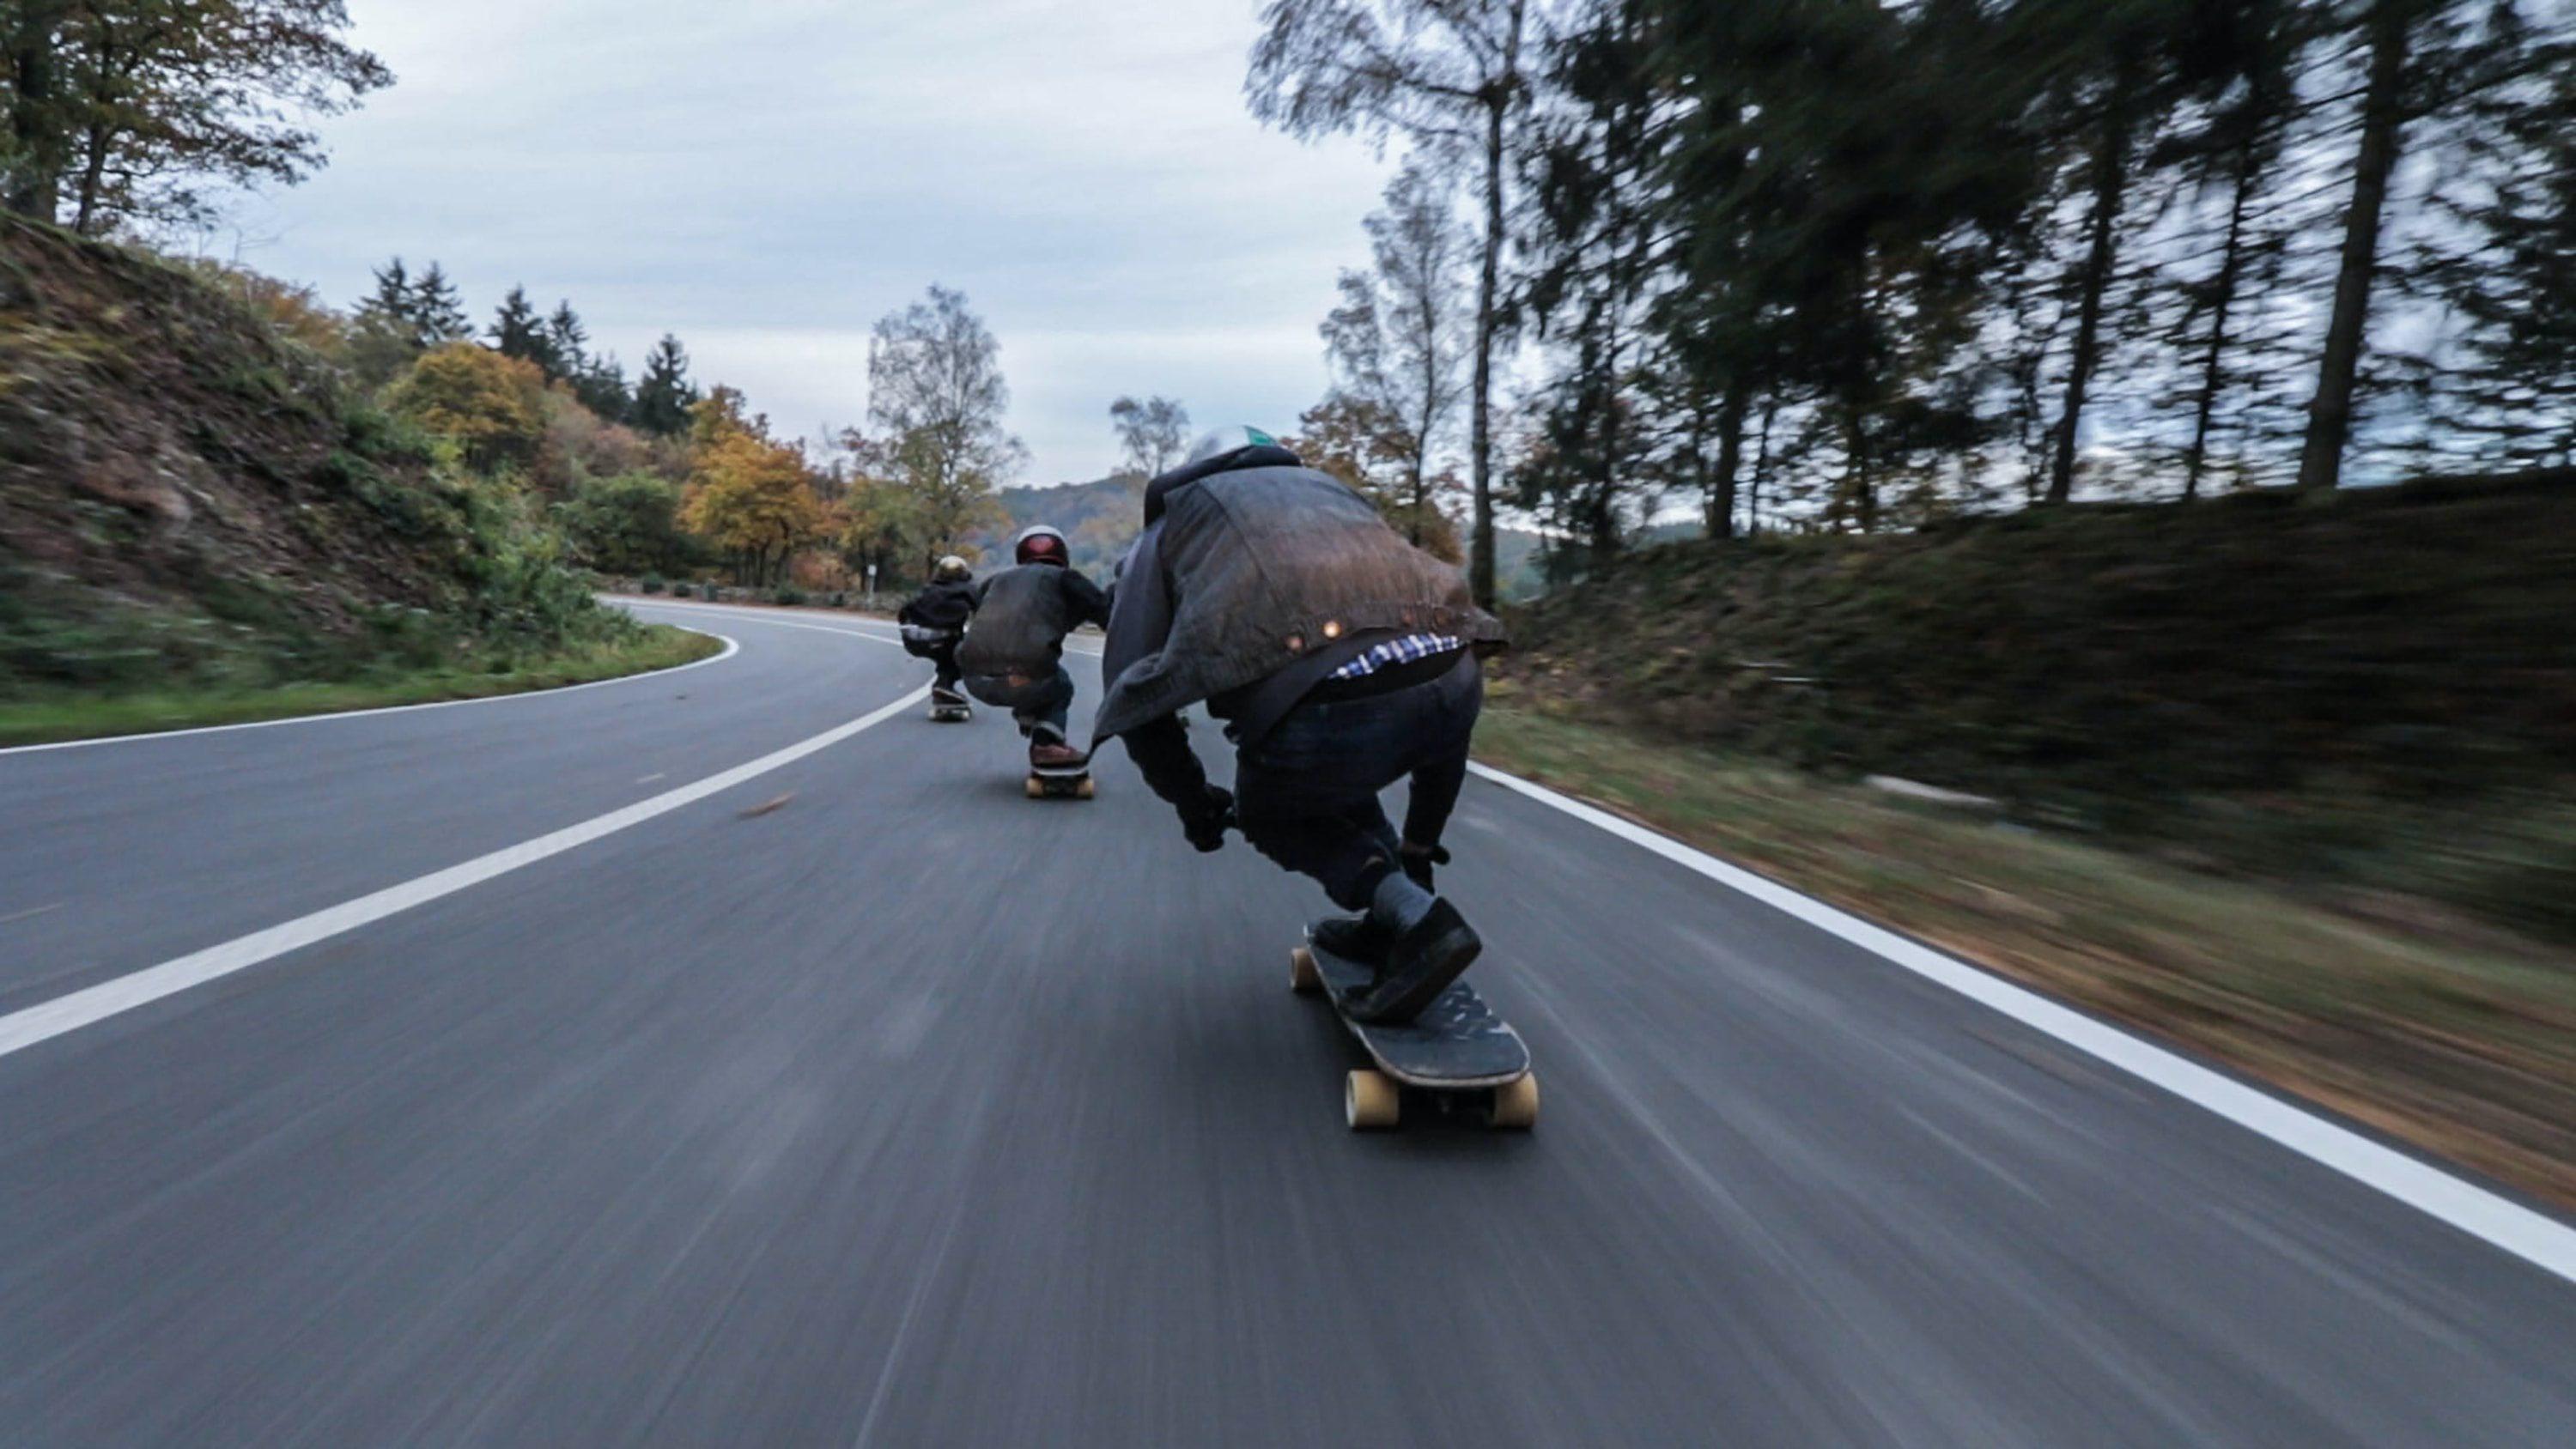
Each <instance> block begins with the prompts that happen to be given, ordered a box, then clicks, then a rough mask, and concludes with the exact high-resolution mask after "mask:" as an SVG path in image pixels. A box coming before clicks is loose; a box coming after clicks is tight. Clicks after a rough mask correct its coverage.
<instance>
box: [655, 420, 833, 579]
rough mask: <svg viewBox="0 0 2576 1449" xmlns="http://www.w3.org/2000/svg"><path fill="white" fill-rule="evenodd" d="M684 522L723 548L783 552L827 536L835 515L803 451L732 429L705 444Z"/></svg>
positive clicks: (684, 502)
mask: <svg viewBox="0 0 2576 1449" xmlns="http://www.w3.org/2000/svg"><path fill="white" fill-rule="evenodd" d="M680 523H681V526H682V527H685V528H687V529H688V530H689V531H690V532H692V533H698V534H703V535H705V536H706V537H707V538H709V539H711V540H713V541H714V542H715V543H716V545H717V546H718V547H720V548H726V549H733V550H738V551H741V552H745V553H750V554H755V555H768V556H778V555H782V554H784V553H785V552H787V551H789V550H792V549H794V548H796V547H797V546H799V545H801V544H804V543H807V542H810V541H811V540H813V539H815V538H818V537H820V536H822V535H823V534H824V533H825V532H826V531H827V529H828V527H829V525H830V523H831V518H830V514H829V511H828V510H826V509H825V508H824V506H823V502H822V500H821V499H819V498H817V497H815V496H814V487H813V483H812V480H811V478H810V476H809V475H808V473H807V471H806V468H805V455H804V454H803V453H802V452H801V451H799V450H797V449H796V448H793V447H786V446H782V445H780V444H777V443H773V442H770V441H768V440H767V439H765V438H762V437H760V436H759V435H758V434H756V433H753V432H750V431H747V430H742V429H728V430H725V431H723V432H721V433H719V434H718V435H717V436H716V437H715V438H714V439H713V440H712V441H711V442H709V443H708V444H707V445H706V446H705V447H703V448H701V449H700V450H699V452H698V457H697V463H696V466H695V467H693V468H692V469H690V472H689V489H688V492H687V494H686V495H685V496H684V497H683V498H682V500H681V503H680Z"/></svg>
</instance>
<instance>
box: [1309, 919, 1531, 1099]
mask: <svg viewBox="0 0 2576 1449" xmlns="http://www.w3.org/2000/svg"><path fill="white" fill-rule="evenodd" d="M1370 976H1371V972H1370V971H1369V968H1368V967H1366V966H1364V965H1361V964H1360V963H1359V962H1356V961H1349V960H1345V959H1343V958H1342V957H1339V956H1336V955H1334V954H1333V953H1332V952H1330V951H1327V950H1324V949H1323V948H1321V947H1319V946H1317V945H1316V944H1315V942H1314V939H1313V936H1312V935H1311V934H1309V936H1308V938H1307V940H1306V943H1305V944H1304V945H1302V946H1299V947H1298V948H1297V949H1296V950H1295V951H1294V952H1292V953H1291V954H1290V957H1289V976H1288V984H1289V986H1290V987H1291V989H1293V990H1296V991H1298V992H1301V993H1313V992H1320V993H1322V995H1323V996H1324V998H1325V999H1326V1000H1328V1001H1330V1002H1331V1003H1332V1006H1333V1015H1334V1016H1335V1017H1337V1018H1339V1019H1340V1021H1341V1023H1342V1025H1344V1026H1346V1027H1348V1028H1350V1033H1351V1035H1352V1036H1353V1037H1356V1038H1357V1039H1358V1040H1359V1044H1360V1046H1361V1047H1362V1048H1363V1049H1364V1050H1366V1051H1367V1052H1368V1054H1369V1059H1370V1060H1371V1061H1372V1062H1374V1063H1376V1069H1375V1070H1369V1069H1366V1068H1363V1069H1360V1070H1356V1071H1353V1072H1352V1073H1351V1074H1350V1077H1349V1078H1348V1079H1347V1081H1346V1082H1345V1083H1344V1089H1343V1108H1344V1112H1345V1114H1346V1115H1347V1116H1348V1117H1349V1119H1350V1125H1351V1129H1352V1130H1353V1131H1368V1130H1373V1129H1378V1128H1386V1127H1393V1126H1395V1125H1396V1123H1397V1121H1398V1118H1399V1117H1400V1115H1401V1101H1402V1093H1401V1092H1400V1091H1399V1090H1398V1088H1399V1087H1412V1088H1414V1089H1416V1090H1417V1091H1421V1092H1427V1093H1436V1094H1439V1096H1440V1097H1441V1098H1442V1099H1444V1100H1447V1101H1449V1102H1450V1103H1452V1104H1453V1105H1454V1104H1455V1103H1456V1102H1457V1101H1458V1100H1461V1099H1464V1100H1467V1101H1469V1102H1470V1103H1471V1104H1472V1105H1477V1106H1481V1107H1482V1108H1483V1109H1484V1112H1485V1119H1486V1122H1487V1124H1488V1125H1490V1126H1495V1127H1511V1128H1527V1127H1529V1126H1531V1125H1533V1124H1535V1123H1536V1121H1537V1120H1538V1076H1537V1074H1536V1073H1534V1072H1532V1071H1531V1070H1530V1055H1529V1046H1528V1045H1527V1044H1526V1043H1524V1042H1523V1041H1522V1040H1521V1034H1520V1033H1519V1032H1517V1031H1514V1030H1512V1027H1511V1024H1510V1023H1509V1022H1506V1021H1504V1020H1503V1019H1502V1018H1501V1017H1500V1016H1498V1015H1496V1014H1495V1013H1494V1009H1493V1007H1491V1006H1489V1005H1487V1004H1486V1002H1485V998H1484V997H1482V996H1479V995H1478V994H1477V993H1476V988H1475V987H1473V986H1471V985H1469V984H1468V983H1467V979H1466V978H1465V977H1463V976H1462V977H1460V978H1459V979H1457V980H1456V981H1453V982H1451V983H1449V988H1448V989H1447V990H1446V991H1443V992H1441V993H1440V994H1439V996H1437V997H1435V998H1433V1000H1432V1002H1431V1004H1430V1005H1429V1006H1427V1007H1424V1008H1423V1010H1422V1014H1421V1015H1419V1016H1416V1017H1415V1018H1414V1019H1413V1020H1411V1021H1409V1022H1406V1023H1404V1024H1403V1025H1401V1026H1395V1025H1384V1024H1380V1023H1376V1022H1367V1021H1359V1020H1356V1019H1354V1018H1353V1017H1352V1016H1351V1014H1350V1013H1349V1012H1348V1011H1347V1010H1345V1009H1344V1007H1343V1002H1344V1001H1345V1000H1346V999H1347V998H1348V997H1349V995H1350V994H1351V993H1352V992H1354V991H1357V990H1360V989H1361V988H1363V987H1365V986H1367V985H1368V983H1369V979H1370Z"/></svg>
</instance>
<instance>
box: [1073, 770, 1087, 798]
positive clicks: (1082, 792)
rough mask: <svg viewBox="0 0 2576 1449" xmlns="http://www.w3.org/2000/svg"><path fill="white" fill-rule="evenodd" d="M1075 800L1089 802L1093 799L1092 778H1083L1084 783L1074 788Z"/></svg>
mask: <svg viewBox="0 0 2576 1449" xmlns="http://www.w3.org/2000/svg"><path fill="white" fill-rule="evenodd" d="M1073 798H1075V799H1076V800H1088V799H1090V798H1091V777H1090V776H1088V775H1085V776H1084V777H1083V778H1082V783H1081V784H1079V785H1076V786H1074V787H1073Z"/></svg>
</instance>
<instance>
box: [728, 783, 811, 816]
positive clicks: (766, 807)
mask: <svg viewBox="0 0 2576 1449" xmlns="http://www.w3.org/2000/svg"><path fill="white" fill-rule="evenodd" d="M795 798H796V792H795V791H793V790H790V791H788V792H787V793H786V794H784V795H781V796H779V797H778V798H777V799H774V800H763V801H761V802H760V803H759V804H757V805H754V806H752V807H751V808H750V809H748V810H745V811H743V812H742V814H741V815H739V816H737V817H735V818H737V819H741V820H749V819H750V818H752V817H753V816H755V815H766V814H768V813H769V812H770V811H772V810H775V809H777V808H778V807H779V806H781V805H784V804H786V803H787V802H788V801H790V800H793V799H795Z"/></svg>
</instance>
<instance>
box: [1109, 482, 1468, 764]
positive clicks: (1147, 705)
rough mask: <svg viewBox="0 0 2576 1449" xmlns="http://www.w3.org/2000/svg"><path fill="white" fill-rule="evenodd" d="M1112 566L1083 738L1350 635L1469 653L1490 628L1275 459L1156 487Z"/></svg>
mask: <svg viewBox="0 0 2576 1449" xmlns="http://www.w3.org/2000/svg"><path fill="white" fill-rule="evenodd" d="M1145 521H1146V527H1145V532H1144V534H1143V535H1142V536H1141V537H1139V538H1138V539H1137V540H1136V544H1135V547H1134V548H1133V549H1131V550H1130V551H1129V553H1128V555H1127V559H1126V561H1125V562H1124V563H1123V564H1121V565H1120V570H1119V576H1118V582H1117V586H1116V588H1115V590H1114V591H1113V598H1112V605H1111V610H1110V619H1109V640H1108V646H1107V649H1106V650H1105V652H1104V655H1103V657H1102V660H1101V674H1102V677H1103V678H1104V679H1107V680H1108V681H1109V686H1108V690H1107V693H1106V695H1105V696H1104V697H1103V698H1102V700H1101V703H1100V714H1099V717H1098V719H1097V720H1096V721H1095V723H1094V725H1093V734H1094V737H1095V738H1097V739H1107V738H1109V737H1110V736H1112V735H1120V734H1125V733H1127V732H1128V731H1130V730H1132V729H1135V728H1137V727H1138V726H1140V725H1144V724H1148V723H1151V722H1153V721H1155V720H1158V719H1162V718H1165V717H1167V716H1169V715H1171V714H1173V713H1175V712H1176V711H1178V710H1180V709H1182V708H1184V707H1186V706H1188V705H1191V704H1196V703H1198V702H1200V701H1202V700H1205V699H1208V698H1210V697H1211V696H1215V695H1220V694H1225V693H1227V692H1229V691H1232V690H1237V689H1241V688H1243V687H1244V686H1246V685H1249V684H1252V683H1254V682H1255V681H1258V680H1262V679H1266V678H1268V677H1270V676H1271V675H1272V674H1275V673H1277V672H1278V671H1280V670H1282V669H1285V668H1287V667H1289V666H1290V665H1292V664H1296V663H1298V662H1299V661H1301V660H1303V659H1305V658H1307V657H1308V656H1309V655H1311V654H1312V653H1314V652H1315V651H1317V650H1322V649H1332V648H1337V647H1338V646H1339V645H1340V643H1341V641H1344V640H1347V639H1348V638H1350V637H1351V636H1352V635H1354V634H1362V633H1378V632H1382V631H1394V632H1400V633H1411V632H1416V631H1419V632H1422V633H1431V634H1447V635H1451V636H1453V637H1456V638H1459V639H1463V640H1466V641H1467V642H1468V643H1469V644H1471V645H1473V646H1474V647H1475V649H1476V651H1477V652H1478V653H1479V654H1485V653H1491V652H1493V651H1495V650H1498V649H1500V648H1502V647H1503V644H1504V641H1505V634H1504V630H1503V626H1502V622H1501V621H1500V620H1498V619H1496V618H1495V617H1494V616H1493V615H1491V614H1488V613H1486V612H1485V611H1484V610H1482V609H1479V608H1477V607H1476V606H1475V604H1474V603H1473V602H1472V600H1470V598H1469V597H1468V593H1467V581H1466V579H1465V578H1464V577H1463V576H1462V575H1461V574H1460V573H1459V572H1458V571H1457V570H1456V569H1453V568H1451V567H1450V566H1449V565H1447V564H1444V563H1442V562H1440V561H1439V560H1438V559H1435V558H1433V557H1432V556H1431V555H1429V554H1427V553H1424V552H1422V551H1421V550H1420V549H1417V548H1415V547H1413V546H1412V545H1411V544H1408V543H1406V542H1405V541H1404V539H1403V538H1402V536H1400V535H1398V534H1397V533H1396V531H1395V530H1394V529H1392V528H1389V527H1388V526H1387V525H1386V521H1385V520H1384V519H1383V518H1381V517H1379V515H1378V511H1377V509H1376V508H1374V507H1372V506H1371V505H1370V504H1369V502H1368V500H1367V499H1365V498H1362V497H1360V496H1359V495H1358V494H1357V493H1354V492H1352V491H1351V490H1350V489H1349V488H1347V487H1345V486H1343V485H1342V483H1341V482H1340V481H1339V480H1337V479H1335V478H1334V477H1333V476H1332V475H1330V474H1328V473H1320V472H1317V471H1315V470H1314V469H1312V468H1304V467H1300V466H1298V465H1297V462H1296V459H1295V457H1294V456H1293V455H1291V454H1289V453H1288V452H1286V451H1285V450H1284V449H1280V448H1275V447H1251V448H1244V449H1239V450H1237V451H1236V452H1233V453H1228V454H1225V455H1223V456H1221V457H1217V458H1211V459H1209V460H1207V461H1206V462H1204V463H1200V464H1197V465H1194V466H1191V467H1188V468H1182V469H1177V470H1175V471H1173V472H1170V473H1166V474H1164V475H1163V476H1162V477H1160V478H1157V479H1155V480H1154V482H1153V483H1152V484H1151V485H1150V486H1149V487H1148V488H1147V489H1146V490H1145Z"/></svg>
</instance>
